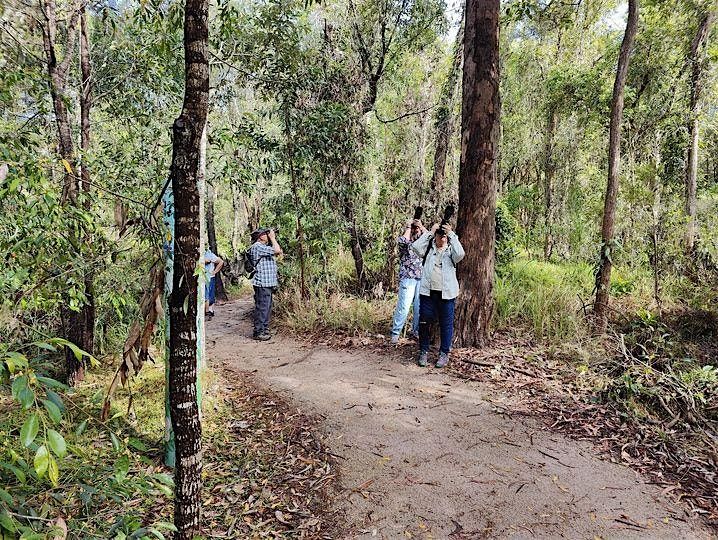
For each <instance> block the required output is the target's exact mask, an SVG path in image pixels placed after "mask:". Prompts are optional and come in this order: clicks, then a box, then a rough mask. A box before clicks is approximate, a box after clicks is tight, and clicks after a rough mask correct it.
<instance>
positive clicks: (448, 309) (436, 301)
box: [419, 291, 456, 353]
mask: <svg viewBox="0 0 718 540" xmlns="http://www.w3.org/2000/svg"><path fill="white" fill-rule="evenodd" d="M455 303H456V299H455V298H452V299H451V300H444V299H442V298H441V291H431V296H424V295H423V294H422V295H421V307H420V308H419V313H420V315H419V349H420V350H421V352H429V326H431V323H433V322H434V321H435V320H436V319H437V318H438V319H439V330H440V332H441V348H440V349H439V350H440V351H441V352H443V353H448V352H449V351H450V350H451V340H452V339H453V338H454V304H455Z"/></svg>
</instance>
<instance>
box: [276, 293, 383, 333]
mask: <svg viewBox="0 0 718 540" xmlns="http://www.w3.org/2000/svg"><path fill="white" fill-rule="evenodd" d="M277 300H278V302H277V306H278V315H279V319H280V321H281V323H282V324H283V325H284V326H285V327H286V328H288V329H289V330H291V331H292V332H295V333H303V332H315V331H320V330H323V329H328V330H331V331H342V332H347V333H350V334H357V333H383V334H386V333H387V332H388V331H389V327H390V324H391V318H392V314H393V312H394V305H395V303H396V298H395V297H393V296H389V297H387V298H383V299H378V300H374V299H366V298H361V297H356V296H351V295H348V294H344V293H339V292H335V293H329V294H323V293H322V291H318V290H313V291H311V292H310V298H309V300H307V301H304V300H302V298H301V295H300V293H299V290H298V289H289V290H283V291H280V293H279V294H278V299H277Z"/></svg>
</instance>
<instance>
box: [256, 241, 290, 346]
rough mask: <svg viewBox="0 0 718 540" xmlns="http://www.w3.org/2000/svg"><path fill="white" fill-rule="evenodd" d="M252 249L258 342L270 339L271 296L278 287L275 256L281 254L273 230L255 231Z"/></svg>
mask: <svg viewBox="0 0 718 540" xmlns="http://www.w3.org/2000/svg"><path fill="white" fill-rule="evenodd" d="M252 241H253V244H252V247H251V248H250V249H249V253H250V256H251V258H252V263H253V266H254V270H255V271H254V275H253V276H252V286H253V287H254V334H253V337H254V339H256V340H259V341H267V340H269V339H271V337H272V336H271V334H270V333H269V319H270V317H271V313H272V295H273V294H274V290H275V289H276V288H277V286H278V285H279V278H278V276H277V261H276V260H275V256H277V255H281V254H282V248H281V247H279V244H278V243H277V236H276V232H275V230H274V229H266V228H263V229H257V230H256V231H254V232H253V233H252Z"/></svg>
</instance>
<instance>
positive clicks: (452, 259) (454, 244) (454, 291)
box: [411, 231, 465, 300]
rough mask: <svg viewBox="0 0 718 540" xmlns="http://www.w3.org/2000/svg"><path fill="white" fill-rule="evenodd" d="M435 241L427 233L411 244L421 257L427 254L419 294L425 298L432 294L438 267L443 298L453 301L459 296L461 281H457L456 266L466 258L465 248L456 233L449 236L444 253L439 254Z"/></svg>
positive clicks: (452, 232)
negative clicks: (435, 272)
mask: <svg viewBox="0 0 718 540" xmlns="http://www.w3.org/2000/svg"><path fill="white" fill-rule="evenodd" d="M433 239H434V237H433V235H432V234H431V233H430V232H428V231H427V232H425V233H424V234H422V235H421V236H420V237H419V238H418V239H417V240H416V242H414V243H413V244H411V249H412V250H413V251H414V253H416V254H417V255H418V256H419V257H422V258H423V257H424V254H426V261H425V262H424V271H423V275H422V278H421V285H420V289H419V294H421V295H424V296H429V295H430V294H431V290H432V285H431V282H432V276H433V275H434V269H435V268H436V267H437V266H438V267H440V268H441V283H442V286H441V298H443V299H444V300H451V299H452V298H456V297H457V296H459V281H458V280H457V279H456V265H457V264H458V263H459V262H460V261H461V259H463V258H464V255H465V253H464V247H463V246H462V245H461V242H459V237H458V236H456V233H455V232H454V231H451V232H450V233H449V234H448V243H447V245H446V248H445V249H444V250H443V252H439V250H438V249H437V247H436V244H435V243H434V242H433ZM427 250H428V253H427ZM437 257H440V259H437ZM437 263H439V264H437ZM437 281H438V279H437ZM435 286H436V285H435ZM436 290H438V289H436Z"/></svg>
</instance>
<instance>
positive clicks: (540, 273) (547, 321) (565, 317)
mask: <svg viewBox="0 0 718 540" xmlns="http://www.w3.org/2000/svg"><path fill="white" fill-rule="evenodd" d="M592 285H593V283H592V274H591V270H590V268H589V267H588V266H587V265H578V264H572V265H557V264H552V263H543V262H537V261H527V260H521V259H519V260H517V261H515V262H513V263H511V264H509V265H508V267H507V268H506V269H505V270H504V271H503V272H502V274H501V275H500V276H499V277H498V278H497V280H496V287H495V294H496V316H495V318H494V325H495V326H496V327H498V328H503V327H506V328H517V327H518V328H521V327H523V328H527V329H530V330H531V331H532V332H533V333H534V334H535V335H536V336H537V337H538V338H541V339H547V340H550V341H554V342H560V341H562V340H566V339H575V338H576V336H579V335H582V334H583V333H584V327H585V321H584V318H583V312H582V310H581V300H580V298H586V297H588V295H589V294H590V292H591V287H592Z"/></svg>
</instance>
